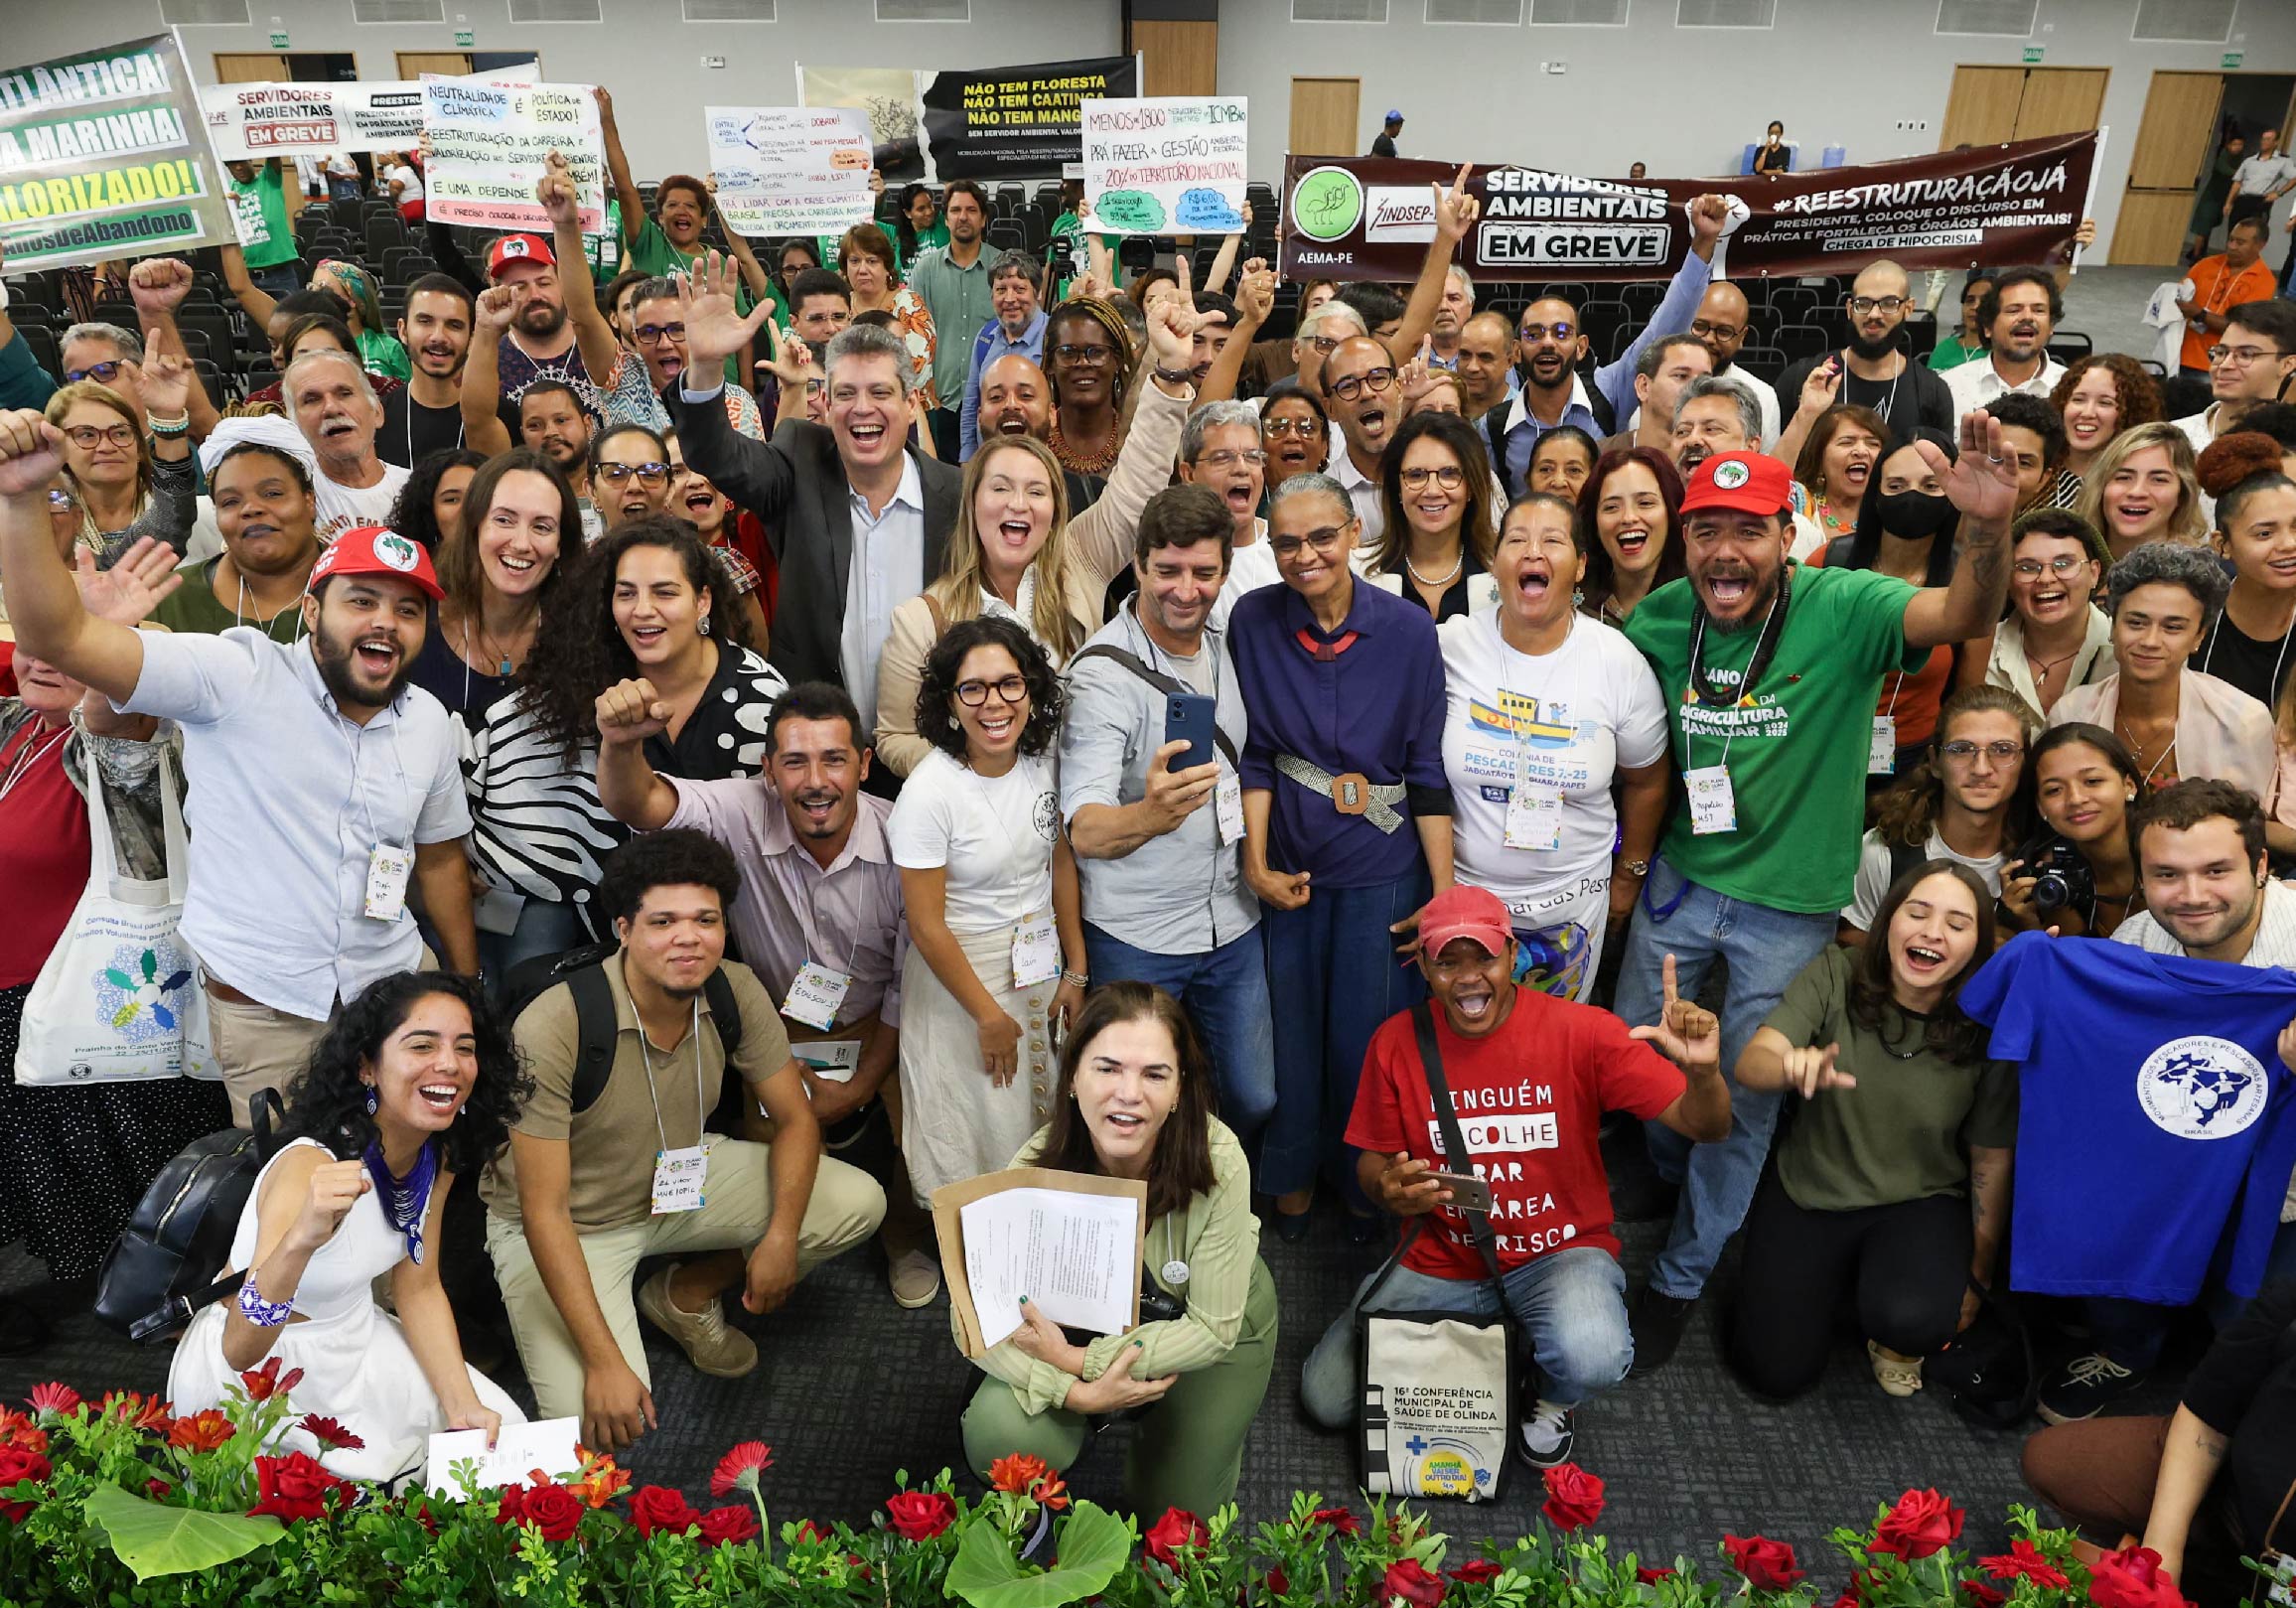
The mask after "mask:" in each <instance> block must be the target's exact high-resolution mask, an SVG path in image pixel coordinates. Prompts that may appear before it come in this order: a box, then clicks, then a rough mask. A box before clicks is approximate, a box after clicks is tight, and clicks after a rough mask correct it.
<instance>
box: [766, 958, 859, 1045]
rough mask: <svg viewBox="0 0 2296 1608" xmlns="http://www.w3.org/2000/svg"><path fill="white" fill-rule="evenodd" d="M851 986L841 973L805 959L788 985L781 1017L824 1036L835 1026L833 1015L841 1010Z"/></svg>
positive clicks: (849, 979)
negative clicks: (816, 1030)
mask: <svg viewBox="0 0 2296 1608" xmlns="http://www.w3.org/2000/svg"><path fill="white" fill-rule="evenodd" d="M852 986H853V979H852V978H851V977H849V976H847V975H846V974H845V973H844V972H842V971H832V970H830V969H829V968H828V967H827V966H825V965H823V964H821V963H820V962H819V961H818V960H807V961H806V962H805V963H804V964H803V965H802V966H800V967H798V968H797V975H796V978H795V980H794V981H792V982H791V983H790V984H789V998H787V999H785V1000H783V1001H782V1014H783V1015H784V1016H787V1017H788V1018H789V1020H790V1021H792V1022H802V1023H804V1024H805V1025H806V1026H807V1027H814V1028H819V1029H820V1030H821V1031H822V1032H824V1033H826V1032H827V1031H828V1030H829V1029H830V1028H832V1027H835V1026H836V1025H837V1012H838V1011H839V1010H841V1009H842V1008H843V1007H844V1004H845V992H846V990H847V989H849V988H851V987H852Z"/></svg>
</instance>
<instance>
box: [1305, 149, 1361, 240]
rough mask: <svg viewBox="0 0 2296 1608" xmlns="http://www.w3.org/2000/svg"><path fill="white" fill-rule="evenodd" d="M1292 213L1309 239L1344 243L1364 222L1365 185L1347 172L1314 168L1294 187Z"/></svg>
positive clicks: (1343, 169) (1337, 169) (1344, 170)
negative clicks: (1340, 240)
mask: <svg viewBox="0 0 2296 1608" xmlns="http://www.w3.org/2000/svg"><path fill="white" fill-rule="evenodd" d="M1291 210H1292V222H1293V223H1295V224H1296V225H1298V227H1299V231H1300V232H1301V233H1302V234H1305V235H1306V236H1307V237H1308V238H1309V239H1311V240H1337V239H1341V238H1343V237H1345V236H1346V235H1347V234H1348V232H1349V231H1350V230H1352V229H1353V228H1355V226H1356V225H1357V224H1358V223H1359V222H1361V221H1362V220H1363V182H1362V181H1361V180H1359V179H1358V178H1357V177H1356V176H1355V175H1354V174H1352V173H1350V172H1349V171H1348V170H1347V169H1346V168H1340V167H1321V168H1310V169H1309V170H1308V171H1307V172H1306V173H1304V174H1302V175H1301V176H1300V182H1299V183H1298V184H1296V185H1294V186H1292V198H1291Z"/></svg>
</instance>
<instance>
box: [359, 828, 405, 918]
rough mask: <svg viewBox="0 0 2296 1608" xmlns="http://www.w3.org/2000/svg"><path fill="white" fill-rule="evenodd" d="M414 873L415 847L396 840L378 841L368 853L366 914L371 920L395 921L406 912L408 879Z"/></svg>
mask: <svg viewBox="0 0 2296 1608" xmlns="http://www.w3.org/2000/svg"><path fill="white" fill-rule="evenodd" d="M413 874H414V854H413V851H412V850H409V849H403V848H400V847H399V846H398V845H397V844H396V843H377V844H375V845H374V848H373V851H372V852H370V853H369V854H368V855H367V857H366V914H367V917H368V919H369V920H372V921H378V922H395V921H397V920H398V919H399V918H400V917H401V916H403V915H405V914H406V884H407V879H408V878H409V877H411V876H412V875H413Z"/></svg>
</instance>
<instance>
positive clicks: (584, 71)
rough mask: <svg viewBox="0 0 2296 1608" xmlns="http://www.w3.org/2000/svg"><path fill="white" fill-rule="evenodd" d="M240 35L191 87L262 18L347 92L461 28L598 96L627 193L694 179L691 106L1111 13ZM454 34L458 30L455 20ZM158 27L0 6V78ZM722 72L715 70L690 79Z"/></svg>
mask: <svg viewBox="0 0 2296 1608" xmlns="http://www.w3.org/2000/svg"><path fill="white" fill-rule="evenodd" d="M248 3H249V11H250V14H251V16H252V18H253V23H252V25H251V26H246V27H194V28H186V29H184V30H183V40H184V50H185V53H186V54H187V55H188V56H189V57H190V59H191V62H192V71H193V74H194V76H195V77H197V78H198V79H199V81H201V82H202V83H209V82H213V81H214V80H215V53H216V52H218V51H223V52H232V51H268V50H269V49H270V47H271V29H272V27H273V23H272V20H271V19H272V18H274V17H277V18H278V19H279V26H283V27H284V28H285V29H286V30H287V34H288V40H289V46H288V48H289V49H290V50H293V51H350V52H353V53H355V54H356V55H357V56H358V59H359V76H360V77H362V78H370V79H387V78H394V77H396V76H397V75H398V65H397V53H398V52H400V51H451V50H454V49H456V46H455V44H454V34H455V30H456V29H457V28H458V27H468V28H470V29H471V30H473V32H474V33H475V34H476V35H477V44H476V48H477V49H478V50H481V51H515V50H531V51H533V52H535V53H536V54H537V55H539V56H540V58H541V61H542V70H543V73H545V75H546V76H548V77H549V78H551V79H553V80H556V81H560V82H569V83H599V82H603V83H604V84H606V85H607V87H608V88H610V89H612V90H613V92H614V99H615V110H616V115H617V120H618V121H619V123H620V124H621V127H622V138H623V143H624V144H625V145H626V146H628V147H629V150H630V160H631V164H632V166H633V167H635V168H636V169H637V171H638V176H639V177H640V178H641V179H651V178H659V177H660V176H661V175H662V174H665V173H670V172H675V171H679V170H691V171H696V172H698V171H700V169H701V168H702V166H703V147H702V124H701V108H702V107H703V106H705V105H737V106H756V105H766V106H787V105H793V104H795V102H796V79H795V76H794V73H793V71H792V64H795V63H799V62H803V63H808V64H818V65H820V66H824V67H894V68H968V67H993V66H1001V65H1003V64H1006V63H1011V62H1030V61H1040V62H1042V61H1065V60H1068V59H1070V58H1074V57H1085V56H1113V55H1114V54H1116V51H1117V48H1118V44H1119V41H1120V40H1121V38H1122V29H1121V25H1120V23H1119V20H1118V14H1117V6H1116V3H1115V0H1075V3H1071V0H971V7H970V10H971V20H970V21H969V22H962V23H879V22H876V21H873V20H872V19H873V17H874V15H875V7H874V5H873V4H872V3H871V0H779V4H778V6H777V11H778V13H779V15H778V18H777V20H776V21H774V22H771V23H688V22H684V21H682V20H681V17H682V11H681V7H680V5H679V0H600V9H601V12H602V14H603V15H604V18H605V21H604V22H603V24H600V23H519V24H512V23H511V22H510V21H509V20H508V15H509V14H508V6H507V4H506V3H505V0H446V17H447V21H446V22H445V23H443V24H442V23H389V24H361V23H357V22H354V21H353V20H352V6H351V0H248ZM458 17H460V18H467V19H468V21H467V22H458V21H457V20H456V19H457V18H458ZM161 27H162V23H161V10H160V4H159V0H0V58H4V60H0V68H6V67H13V66H16V65H18V64H20V63H24V62H33V61H38V60H40V59H42V58H44V57H50V56H60V55H63V54H66V53H67V52H71V51H74V50H84V49H87V48H89V47H91V46H97V45H103V44H107V43H110V42H112V41H116V40H123V39H134V38H137V37H139V36H142V35H146V34H152V33H156V32H158V31H159V30H160V28H161ZM705 56H722V57H724V58H725V62H726V65H725V67H724V68H722V69H712V68H705V67H703V66H702V65H701V63H702V58H703V57H705Z"/></svg>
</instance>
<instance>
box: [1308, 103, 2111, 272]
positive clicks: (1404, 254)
mask: <svg viewBox="0 0 2296 1608" xmlns="http://www.w3.org/2000/svg"><path fill="white" fill-rule="evenodd" d="M2096 142H2097V136H2096V134H2095V133H2094V132H2093V131H2091V132H2087V133H2081V134H2064V135H2056V136H2053V137H2051V138H2048V139H2037V140H2021V141H2018V142H2016V143H2014V144H2008V145H1987V146H1978V147H1973V148H1970V149H1965V150H1959V151H1942V152H1939V153H1937V155H1935V156H1916V157H1907V158H1904V159H1903V160H1900V161H1896V162H1875V163H1869V164H1867V165H1865V166H1863V167H1847V168H1819V169H1816V170H1814V171H1811V172H1807V173H1790V174H1784V175H1781V176H1778V177H1776V178H1769V179H1750V178H1748V179H1636V180H1627V179H1586V178H1581V177H1579V176H1577V175H1575V174H1567V173H1554V172H1550V171H1548V170H1546V169H1542V168H1522V167H1511V166H1507V165H1505V164H1502V165H1501V166H1498V167H1492V168H1485V167H1478V168H1476V169H1475V171H1474V173H1473V174H1472V175H1471V176H1470V177H1469V180H1468V190H1469V193H1470V194H1472V195H1474V196H1475V197H1476V198H1477V199H1478V200H1479V201H1481V202H1482V204H1483V216H1482V218H1481V219H1480V220H1479V221H1478V222H1477V224H1476V226H1475V228H1474V230H1473V231H1472V232H1471V233H1470V234H1469V235H1468V238H1467V239H1466V241H1465V242H1463V244H1462V246H1461V248H1460V254H1459V261H1460V263H1461V265H1462V266H1464V267H1465V268H1466V269H1467V270H1468V271H1469V272H1470V273H1472V274H1474V275H1475V277H1476V278H1478V279H1483V278H1486V277H1488V278H1491V279H1494V280H1550V279H1564V280H1588V281H1592V280H1615V279H1662V278H1664V277H1665V276H1666V275H1667V274H1668V273H1670V272H1671V271H1672V270H1673V267H1674V265H1675V264H1676V263H1678V262H1680V261H1681V259H1682V254H1683V253H1684V252H1685V251H1687V250H1688V249H1689V246H1690V225H1689V217H1688V213H1687V208H1688V205H1689V203H1690V202H1691V201H1693V200H1695V199H1696V198H1697V197H1699V196H1702V195H1708V194H1712V193H1715V192H1720V193H1722V194H1724V195H1725V196H1727V197H1728V198H1729V199H1730V201H1731V203H1732V206H1731V214H1732V218H1733V220H1734V222H1733V226H1732V228H1731V229H1730V232H1729V233H1728V235H1727V236H1726V239H1725V246H1724V249H1725V251H1726V254H1727V260H1728V263H1729V272H1730V274H1731V276H1732V277H1734V278H1745V277H1749V276H1757V275H1763V274H1785V275H1794V274H1809V273H1840V272H1844V271H1846V270H1851V269H1854V268H1856V267H1857V266H1858V265H1860V264H1862V263H1866V262H1871V261H1873V260H1874V259H1876V258H1878V257H1888V258H1890V259H1891V260H1892V261H1894V262H1897V263H1899V264H1901V265H1902V266H1904V267H1907V268H1966V267H1969V266H1972V265H1974V264H1978V263H1996V264H1998V263H2016V262H2044V263H2046V262H2061V261H2064V260H2066V258H2067V256H2068V254H2069V253H2070V252H2071V250H2072V248H2073V236H2074V234H2075V232H2076V231H2077V230H2078V229H2079V228H2080V227H2081V214H2082V211H2083V209H2084V208H2085V206H2086V203H2087V198H2088V190H2089V175H2090V171H2091V169H2092V168H2093V167H2094V165H2095V161H2096ZM1457 173H1458V168H1457V165H1456V164H1448V163H1443V162H1421V161H1403V160H1386V159H1381V158H1377V157H1363V158H1342V159H1335V158H1329V157H1313V156H1294V157H1289V158H1287V159H1286V161H1285V165H1284V207H1283V245H1282V258H1283V273H1284V275H1285V276H1286V277H1287V278H1289V277H1300V278H1325V279H1390V280H1391V279H1408V278H1410V277H1411V276H1412V275H1413V274H1415V273H1416V272H1418V264H1419V262H1420V261H1421V259H1422V258H1423V257H1424V255H1425V253H1426V249H1427V242H1428V241H1429V240H1431V239H1433V238H1434V237H1435V208H1434V201H1433V192H1432V191H1431V190H1430V189H1429V188H1428V186H1429V185H1430V184H1431V183H1432V184H1436V185H1446V186H1447V185H1449V184H1450V182H1451V181H1452V179H1453V178H1455V177H1456V176H1457ZM1716 271H1717V272H1718V273H1719V272H1720V271H1721V269H1720V268H1719V267H1717V269H1716Z"/></svg>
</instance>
